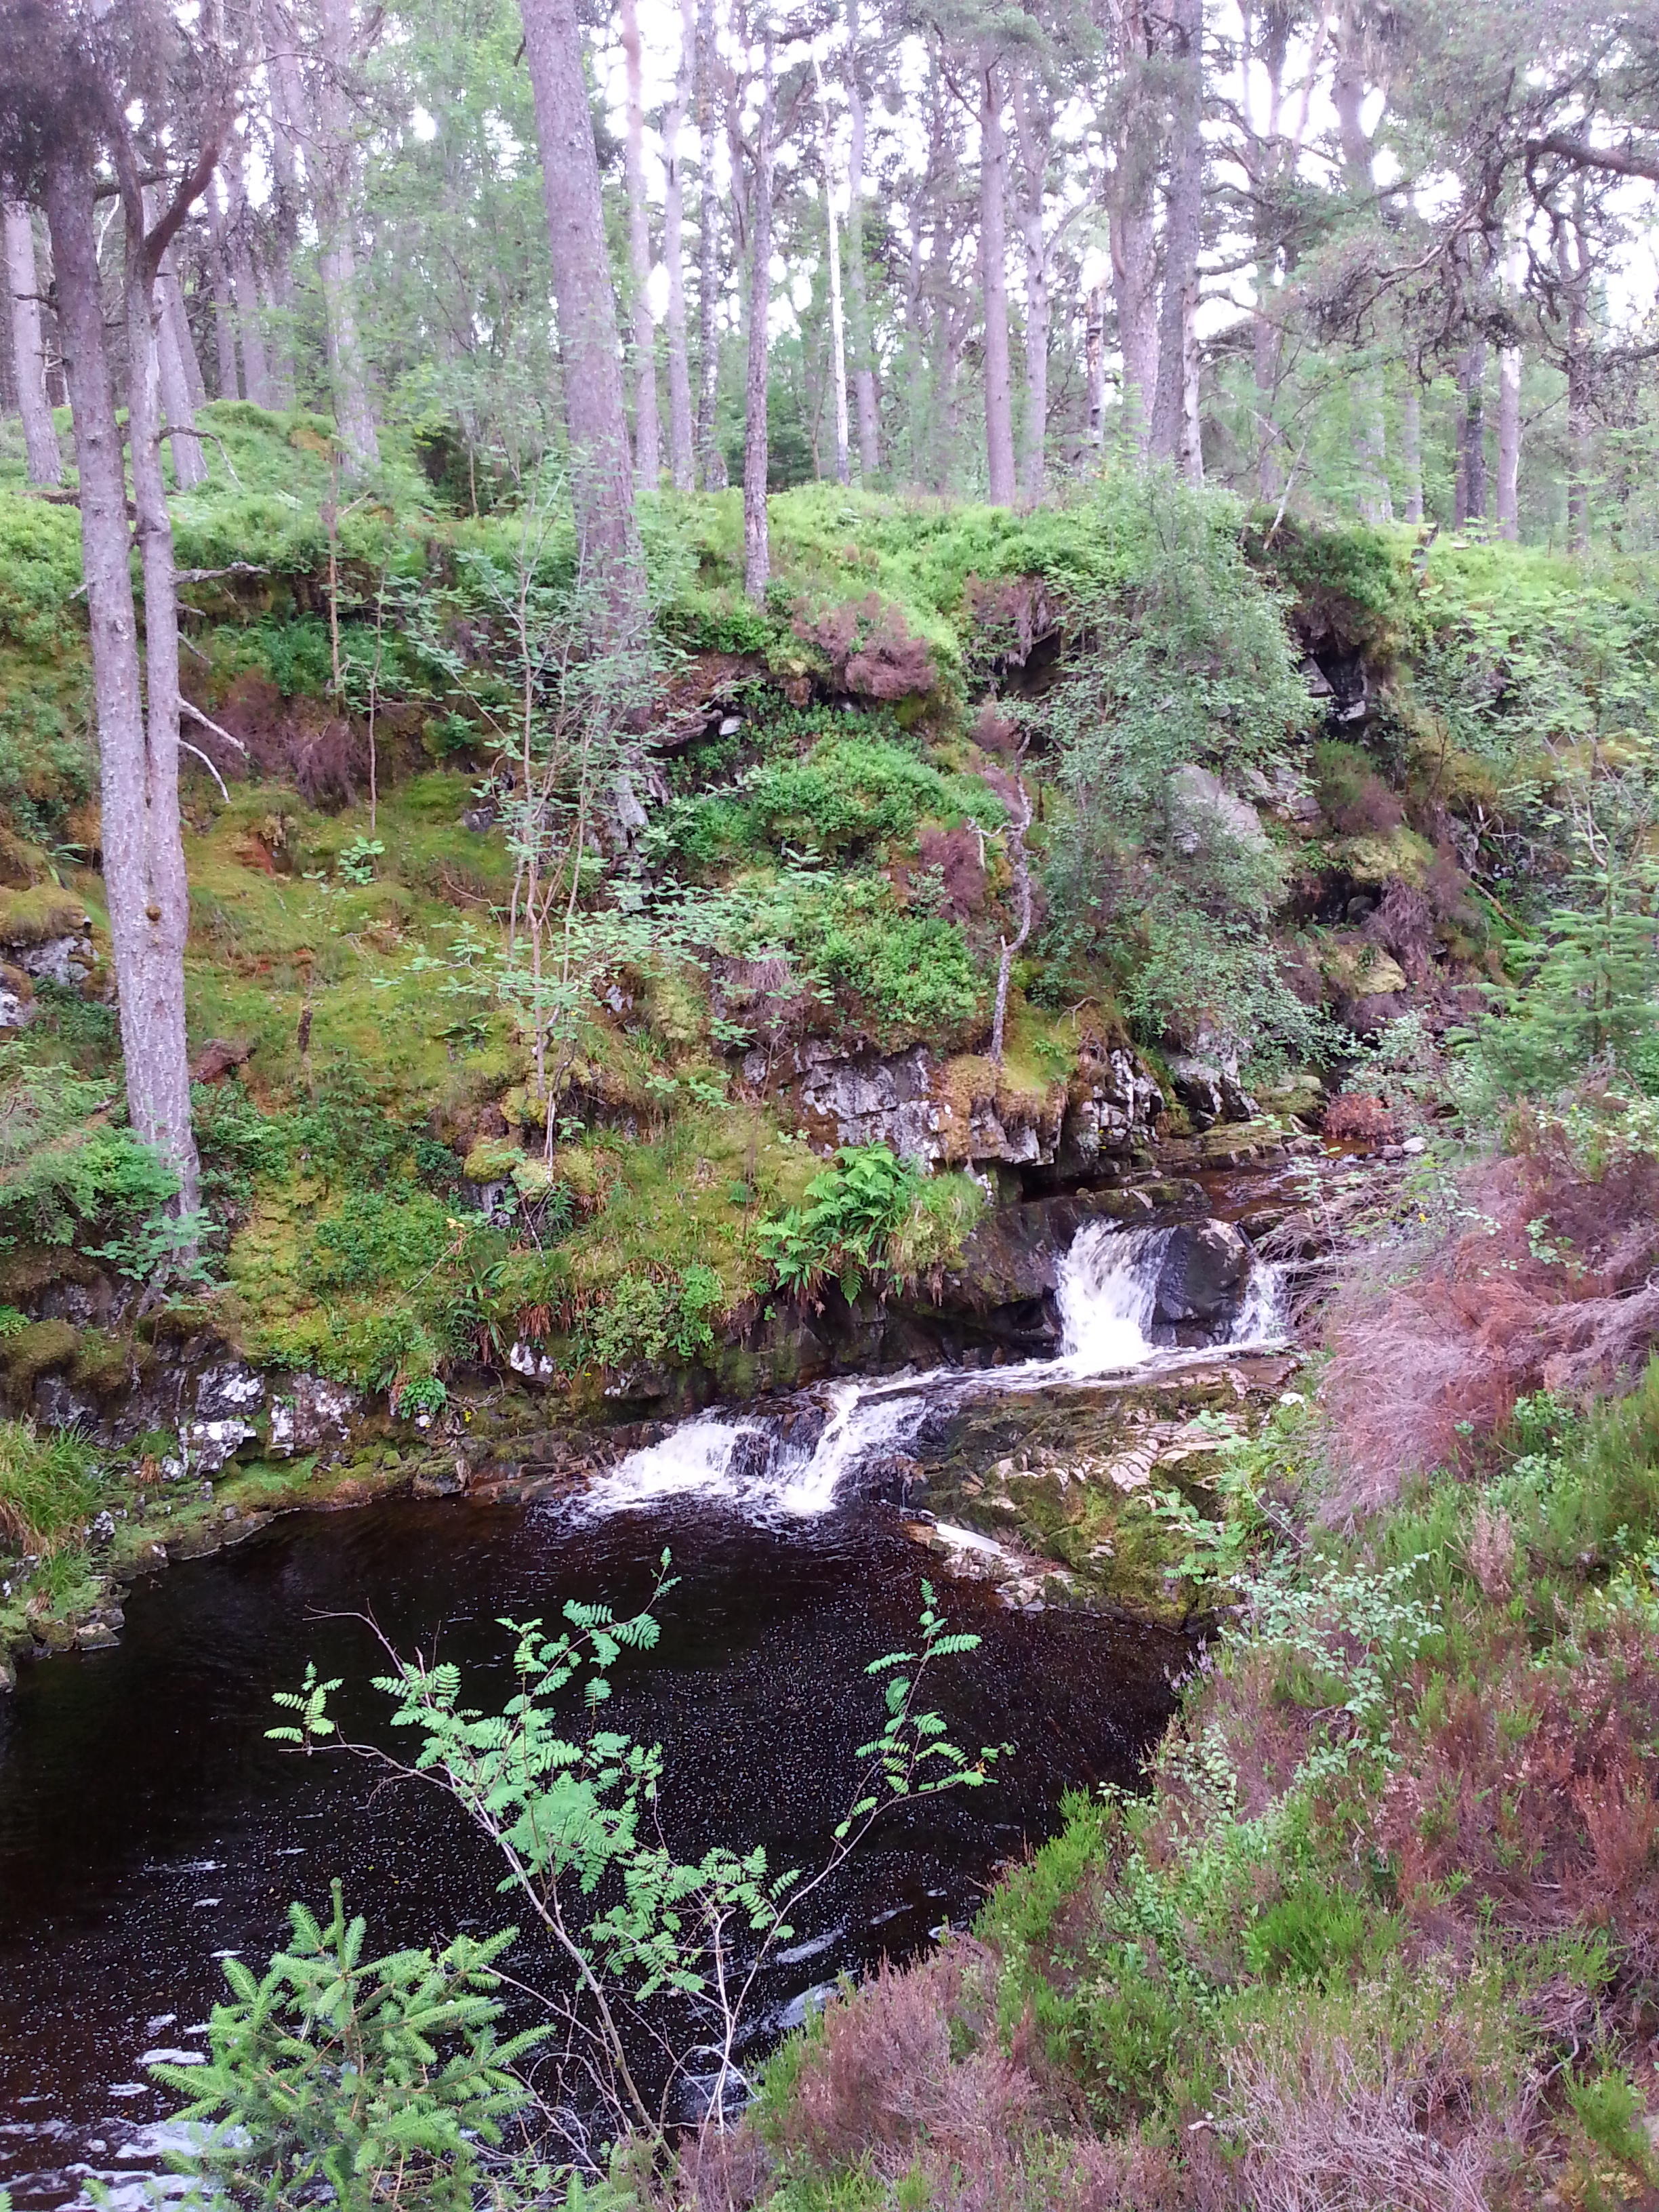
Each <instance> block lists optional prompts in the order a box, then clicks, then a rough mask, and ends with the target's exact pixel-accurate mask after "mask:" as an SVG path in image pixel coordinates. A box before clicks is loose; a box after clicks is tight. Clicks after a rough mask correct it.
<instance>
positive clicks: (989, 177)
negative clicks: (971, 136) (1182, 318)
mask: <svg viewBox="0 0 1659 2212" xmlns="http://www.w3.org/2000/svg"><path fill="white" fill-rule="evenodd" d="M1000 66H1001V64H1000V62H999V60H998V58H997V56H996V54H995V53H994V52H993V50H992V49H991V48H989V47H988V46H981V48H980V50H979V82H980V102H979V263H980V284H981V292H982V295H983V298H984V303H985V453H986V461H987V474H988V476H989V479H990V489H989V497H990V501H991V504H992V506H993V507H1012V505H1013V503H1014V493H1015V483H1014V424H1013V392H1012V374H1011V372H1010V369H1009V365H1008V233H1007V215H1006V209H1007V191H1008V151H1007V144H1006V139H1005V137H1004V136H1003V129H1002V96H1001V93H1000V88H999V87H998V84H997V71H998V70H999V68H1000Z"/></svg>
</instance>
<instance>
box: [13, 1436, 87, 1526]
mask: <svg viewBox="0 0 1659 2212" xmlns="http://www.w3.org/2000/svg"><path fill="white" fill-rule="evenodd" d="M97 1503H98V1475H97V1463H96V1461H95V1460H94V1455H93V1450H92V1447H91V1445H90V1444H89V1443H88V1442H87V1441H86V1439H85V1438H84V1437H82V1436H81V1435H80V1434H79V1433H78V1431H76V1430H74V1429H53V1430H52V1431H49V1432H48V1433H47V1434H46V1435H45V1436H42V1435H41V1433H40V1431H39V1430H38V1429H37V1428H36V1427H35V1425H34V1424H33V1421H0V1537H4V1538H6V1539H8V1540H9V1541H10V1542H12V1543H14V1544H15V1545H16V1547H17V1548H18V1549H19V1550H20V1551H21V1552H25V1553H35V1554H37V1555H45V1554H46V1553H51V1552H52V1551H54V1550H56V1549H57V1547H58V1545H59V1544H61V1543H63V1542H64V1541H66V1539H68V1538H70V1537H73V1536H78V1535H79V1534H80V1530H81V1524H82V1522H84V1521H85V1520H86V1518H87V1516H88V1515H89V1514H90V1513H92V1512H93V1511H94V1509H95V1508H96V1505H97Z"/></svg>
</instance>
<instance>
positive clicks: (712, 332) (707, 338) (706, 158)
mask: <svg viewBox="0 0 1659 2212" xmlns="http://www.w3.org/2000/svg"><path fill="white" fill-rule="evenodd" d="M715 61H716V56H715V51H714V0H697V159H698V164H699V167H701V170H702V178H701V179H700V183H699V186H698V196H697V221H698V224H699V226H700V228H699V234H698V238H697V341H698V360H697V459H698V466H699V468H700V470H701V472H702V488H703V489H704V490H705V491H724V490H725V489H726V457H725V455H724V454H723V453H721V452H720V426H719V423H718V422H717V421H716V419H715V418H716V416H717V414H718V412H719V405H720V325H719V322H718V319H717V317H718V312H719V307H720V195H719V193H718V192H717V191H715V189H714V68H715ZM737 190H738V181H737V179H736V178H733V179H732V191H734V192H735V191H737Z"/></svg>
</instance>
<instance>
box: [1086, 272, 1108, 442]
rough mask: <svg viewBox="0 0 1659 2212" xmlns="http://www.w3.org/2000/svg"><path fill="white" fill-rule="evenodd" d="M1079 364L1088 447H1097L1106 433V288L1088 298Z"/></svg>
mask: <svg viewBox="0 0 1659 2212" xmlns="http://www.w3.org/2000/svg"><path fill="white" fill-rule="evenodd" d="M1083 362H1084V368H1085V372H1086V374H1087V378H1088V385H1089V443H1090V444H1091V446H1098V445H1099V444H1100V443H1101V441H1102V440H1103V437H1104V435H1105V429H1106V287H1105V286H1104V285H1103V284H1097V285H1096V286H1095V288H1094V289H1093V291H1092V292H1091V293H1090V295H1089V301H1088V307H1087V312H1086V314H1085V321H1084V325H1083Z"/></svg>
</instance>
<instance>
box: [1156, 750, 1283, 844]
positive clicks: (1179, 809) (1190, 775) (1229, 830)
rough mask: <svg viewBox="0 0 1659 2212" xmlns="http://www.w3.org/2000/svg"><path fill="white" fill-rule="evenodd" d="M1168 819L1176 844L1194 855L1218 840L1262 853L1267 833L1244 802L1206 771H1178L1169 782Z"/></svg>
mask: <svg viewBox="0 0 1659 2212" xmlns="http://www.w3.org/2000/svg"><path fill="white" fill-rule="evenodd" d="M1169 798H1170V821H1171V826H1172V828H1173V829H1174V830H1175V833H1176V842H1177V843H1178V844H1179V845H1180V846H1181V847H1182V849H1183V851H1186V852H1188V853H1195V852H1197V851H1198V849H1199V848H1200V846H1201V845H1204V844H1206V843H1207V842H1209V840H1210V839H1211V838H1212V837H1214V836H1222V837H1224V838H1226V839H1228V840H1230V841H1231V842H1232V843H1233V844H1235V845H1249V846H1252V847H1254V848H1257V849H1258V850H1265V848H1266V847H1267V831H1266V830H1265V829H1263V828H1262V826H1261V816H1260V815H1259V814H1258V813H1257V812H1256V811H1255V807H1254V806H1252V805H1251V804H1250V802H1249V799H1241V798H1240V797H1239V796H1238V794H1237V792H1233V791H1229V790H1228V788H1227V787H1226V785H1225V784H1224V783H1223V782H1222V781H1220V780H1219V778H1218V777H1216V776H1213V775H1211V774H1210V771H1209V770H1208V769H1206V768H1199V767H1197V766H1195V765H1190V766H1188V767H1186V768H1178V769H1176V771H1175V773H1174V774H1173V775H1171V776H1170V781H1169Z"/></svg>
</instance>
